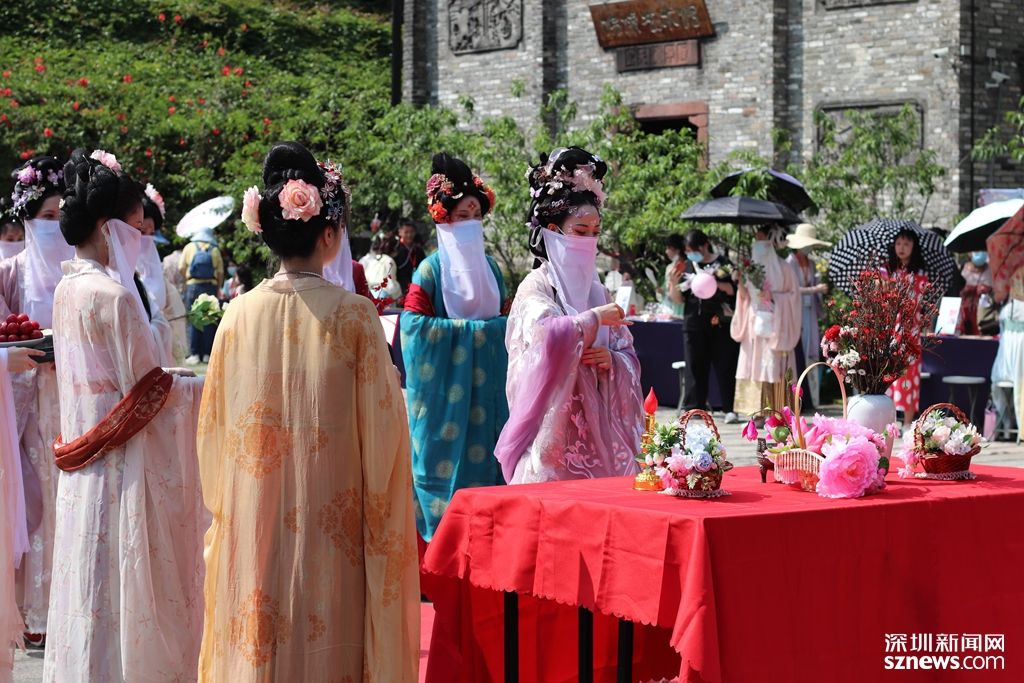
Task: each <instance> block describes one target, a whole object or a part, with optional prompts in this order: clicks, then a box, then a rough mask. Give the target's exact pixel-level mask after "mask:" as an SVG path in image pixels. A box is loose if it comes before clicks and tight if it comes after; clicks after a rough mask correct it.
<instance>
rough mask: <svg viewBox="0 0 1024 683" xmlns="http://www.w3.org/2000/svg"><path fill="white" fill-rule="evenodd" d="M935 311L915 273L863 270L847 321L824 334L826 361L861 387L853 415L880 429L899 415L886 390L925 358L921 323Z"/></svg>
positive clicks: (847, 382)
mask: <svg viewBox="0 0 1024 683" xmlns="http://www.w3.org/2000/svg"><path fill="white" fill-rule="evenodd" d="M829 305H830V306H834V305H835V302H830V304H829ZM933 312H934V304H933V303H931V302H929V301H928V300H927V299H926V298H924V297H922V296H921V295H920V292H919V291H918V286H917V284H916V283H915V280H914V276H913V275H911V274H910V273H907V272H904V271H900V272H897V273H895V274H890V273H888V272H886V271H885V270H882V269H868V270H864V271H863V272H861V274H860V275H859V276H858V278H857V280H856V282H855V283H854V293H853V297H852V298H851V300H850V302H849V304H848V305H847V306H845V307H844V310H843V317H844V318H845V320H844V324H842V325H833V326H832V327H830V328H829V329H827V330H826V331H825V334H824V335H823V336H822V340H821V352H822V354H823V356H824V358H825V362H826V363H827V364H828V366H829V367H831V368H832V369H833V370H835V371H836V373H837V374H838V375H839V377H840V380H841V381H842V382H843V383H844V384H845V385H846V386H847V387H849V388H851V389H853V390H854V391H856V392H857V395H856V396H854V397H853V398H852V399H851V400H850V419H851V420H853V421H854V422H856V423H858V424H860V425H862V426H864V427H867V428H869V429H871V430H872V431H874V432H876V433H878V434H884V433H886V432H887V428H888V425H890V424H892V423H894V422H895V421H896V407H895V405H894V404H893V401H892V399H891V398H889V397H888V396H886V391H887V390H888V388H889V387H890V386H892V384H893V383H894V382H896V381H897V380H898V379H899V378H900V377H902V376H903V375H904V374H905V373H906V372H907V370H908V368H910V367H911V366H912V365H913V364H915V363H917V362H919V361H920V360H921V354H922V351H923V348H922V338H921V331H922V330H921V328H922V324H923V321H925V320H928V319H930V318H931V315H932V313H933ZM887 448H888V449H889V450H890V451H891V448H892V444H891V442H889V444H888V446H887Z"/></svg>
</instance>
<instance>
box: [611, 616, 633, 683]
mask: <svg viewBox="0 0 1024 683" xmlns="http://www.w3.org/2000/svg"><path fill="white" fill-rule="evenodd" d="M615 680H616V683H633V622H632V621H627V620H626V619H619V663H618V674H617V675H616V678H615Z"/></svg>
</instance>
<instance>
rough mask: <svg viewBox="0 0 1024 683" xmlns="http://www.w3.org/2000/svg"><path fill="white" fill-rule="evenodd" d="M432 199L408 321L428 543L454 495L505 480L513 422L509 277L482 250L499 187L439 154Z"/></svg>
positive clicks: (420, 510)
mask: <svg viewBox="0 0 1024 683" xmlns="http://www.w3.org/2000/svg"><path fill="white" fill-rule="evenodd" d="M431 172H432V175H431V176H430V180H429V181H428V182H427V206H428V208H429V210H430V215H431V217H432V218H433V219H434V222H435V223H436V224H437V244H438V251H437V252H436V253H434V254H432V255H431V256H429V257H428V258H427V259H425V260H424V261H423V262H422V263H421V264H420V266H419V268H418V269H417V270H416V274H415V275H414V276H413V281H412V285H411V286H410V288H409V292H408V294H407V296H406V299H405V310H404V312H403V313H402V318H401V330H402V356H403V359H404V361H405V369H406V398H407V400H408V403H409V431H410V434H411V436H412V470H413V486H414V488H415V495H416V501H417V506H416V524H417V527H418V529H419V533H420V535H421V536H422V537H423V540H424V541H430V539H431V537H432V536H433V534H434V530H435V529H436V528H437V525H438V523H439V522H440V521H441V516H442V515H443V514H444V511H445V508H447V507H448V503H449V502H450V501H451V499H452V496H453V495H454V494H455V492H456V491H457V490H459V489H461V488H466V487H472V486H491V485H493V484H502V483H504V480H503V479H502V476H501V468H500V467H499V465H498V461H497V460H495V458H494V445H495V443H496V442H497V440H498V435H499V434H501V430H502V427H504V425H505V421H506V420H507V419H508V402H507V400H506V398H505V375H506V371H507V369H508V353H507V352H506V351H505V325H506V322H507V320H508V318H507V312H508V311H507V308H508V302H507V301H506V292H505V282H504V280H503V279H502V276H501V271H499V270H498V266H497V264H496V263H495V262H494V260H493V259H492V258H490V257H489V256H487V255H486V254H485V253H484V233H483V224H482V223H481V220H482V219H483V217H484V216H485V215H487V212H488V211H490V210H491V208H493V206H494V192H493V191H491V188H489V187H487V186H486V185H485V184H484V183H483V181H482V180H481V179H480V178H479V177H477V176H475V175H473V173H472V171H470V169H469V167H468V166H467V165H466V164H465V163H464V162H462V161H461V160H459V159H456V158H454V157H452V156H449V155H448V154H436V155H434V159H433V168H432V171H431Z"/></svg>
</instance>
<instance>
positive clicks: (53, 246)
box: [22, 218, 75, 328]
mask: <svg viewBox="0 0 1024 683" xmlns="http://www.w3.org/2000/svg"><path fill="white" fill-rule="evenodd" d="M74 257H75V248H74V247H72V246H71V245H69V244H68V243H67V241H66V240H65V239H64V235H63V234H61V231H60V221H54V220H45V219H41V218H33V219H30V220H27V221H25V273H24V278H25V280H24V301H23V302H22V305H23V307H24V309H25V310H24V311H23V312H24V313H25V314H26V315H28V317H29V318H31V319H32V320H35V321H36V322H38V323H39V325H40V326H41V327H43V328H48V327H52V326H53V292H54V290H55V289H57V283H58V282H60V279H61V278H62V277H64V273H63V271H61V267H60V264H61V263H63V262H64V261H70V260H71V259H73V258H74Z"/></svg>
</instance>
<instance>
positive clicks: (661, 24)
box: [590, 0, 715, 50]
mask: <svg viewBox="0 0 1024 683" xmlns="http://www.w3.org/2000/svg"><path fill="white" fill-rule="evenodd" d="M590 17H591V19H593V21H594V29H595V30H596V31H597V42H598V43H600V44H601V47H603V48H604V49H606V50H607V49H609V48H613V47H623V46H627V45H646V44H648V43H665V42H669V41H673V40H689V39H692V38H706V37H708V36H713V35H715V29H714V26H712V24H711V16H710V15H709V14H708V8H707V6H706V5H705V4H704V0H624V1H623V2H611V3H606V4H602V5H591V6H590Z"/></svg>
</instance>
